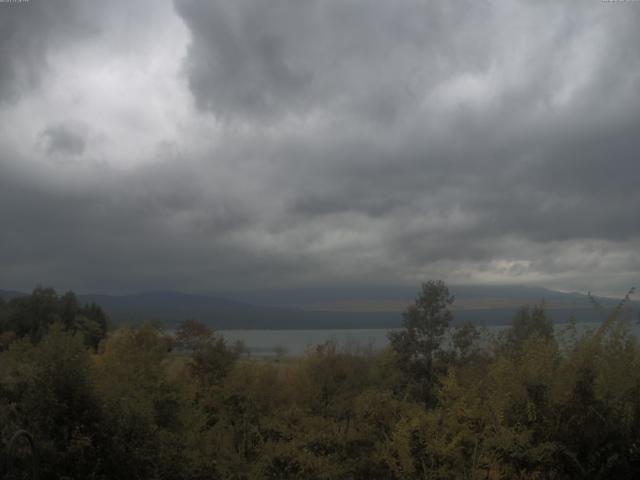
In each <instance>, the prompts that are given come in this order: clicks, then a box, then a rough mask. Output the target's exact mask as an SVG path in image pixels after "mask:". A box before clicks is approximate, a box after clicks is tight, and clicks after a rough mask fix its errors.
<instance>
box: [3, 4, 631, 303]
mask: <svg viewBox="0 0 640 480" xmlns="http://www.w3.org/2000/svg"><path fill="white" fill-rule="evenodd" d="M29 4H31V2H30V3H29ZM33 5H34V6H33V7H32V8H33V11H32V12H29V15H23V16H19V15H18V13H16V12H19V10H18V9H14V10H11V11H9V10H7V9H5V7H4V6H2V5H1V4H0V8H3V10H0V13H2V14H4V13H5V12H10V15H11V16H12V18H13V19H14V20H15V22H13V23H8V22H7V20H6V19H7V18H8V17H0V18H2V19H1V20H0V21H1V22H3V26H4V27H6V28H3V30H2V31H3V32H7V33H5V37H4V38H6V39H7V43H6V45H7V46H6V47H5V48H4V49H3V50H2V51H1V52H0V59H2V60H3V61H6V64H7V65H9V67H8V68H7V69H6V70H5V69H3V70H2V73H0V99H2V100H4V102H5V103H4V108H3V109H1V111H0V115H2V121H3V122H5V124H7V125H9V126H10V127H11V128H8V129H6V131H4V132H0V145H2V154H1V155H2V156H1V158H0V187H1V189H0V200H1V202H0V218H1V220H2V222H3V225H9V226H10V228H5V229H3V230H2V232H1V233H0V244H1V245H2V248H0V265H1V266H2V270H1V273H0V286H1V285H6V286H7V287H9V286H10V287H21V288H24V286H30V285H32V284H34V283H36V282H37V281H45V282H49V283H54V284H57V285H65V286H66V285H68V286H71V287H74V288H80V289H83V290H88V289H98V290H100V289H107V290H108V289H111V290H131V289H133V290H136V289H138V290H140V289H147V288H182V289H216V288H219V289H225V290H229V289H233V288H241V287H248V288H259V287H263V286H264V285H265V284H268V285H269V286H285V287H286V286H291V285H294V284H295V285H301V284H313V283H315V284H322V283H324V284H326V283H331V282H351V283H376V282H377V283H394V282H402V283H414V282H416V281H419V280H420V279H423V278H425V277H445V278H447V279H449V280H450V281H453V282H458V283H461V282H498V283H504V282H510V281H517V282H525V283H538V284H543V285H547V286H556V287H559V288H567V289H587V288H591V289H597V288H599V287H600V288H605V289H607V290H611V289H616V288H620V287H622V288H624V287H627V286H628V284H629V282H632V283H633V281H634V279H637V277H638V274H639V271H640V260H639V258H638V255H637V254H636V253H635V252H637V251H638V247H640V222H637V221H636V220H635V218H636V217H637V213H636V212H637V211H638V209H640V190H639V189H638V179H639V178H640V162H638V152H640V130H639V127H638V125H640V50H638V48H637V45H639V44H640V28H639V27H640V4H636V3H635V2H626V3H625V4H614V3H607V2H556V1H543V2H535V3H531V2H524V1H522V2H518V1H515V2H511V1H509V2H507V1H497V0H496V1H463V2H449V1H434V2H423V1H417V0H416V1H410V0H405V1H399V2H365V1H360V0H354V1H349V2H344V1H338V0H335V1H334V0H323V1H309V2H299V1H294V0H262V1H250V0H238V1H235V2H219V1H212V2H197V1H192V0H176V1H175V2H173V4H172V5H171V4H167V3H166V2H143V3H140V4H139V5H138V4H136V5H138V6H131V7H127V9H125V4H124V3H122V4H117V6H113V5H112V4H109V6H104V4H103V3H98V2H96V3H88V2H79V3H71V2H69V3H66V2H65V3H60V4H59V6H58V9H54V8H53V7H52V6H51V7H49V5H53V2H51V3H47V4H45V3H40V2H33ZM14 17H15V18H14ZM78 19H90V20H91V21H89V22H88V23H86V24H85V23H84V22H83V21H79V20H78ZM125 19H129V20H128V21H125ZM181 29H183V30H184V31H183V30H181ZM167 32H170V33H167ZM116 33H117V34H118V36H117V38H119V39H120V40H118V41H116V40H112V36H111V34H113V35H114V37H113V38H115V34H116ZM80 40H82V42H81V41H80ZM161 41H164V42H165V43H162V44H160V43H159V42H161ZM172 45H174V46H175V48H174V49H173V50H171V49H170V48H169V47H171V46H172ZM80 47H82V48H80ZM169 50H170V51H169ZM68 52H70V53H69V54H68V55H67V53H68ZM149 59H152V60H149ZM52 72H53V73H52ZM60 72H62V73H60ZM56 75H57V76H56ZM23 78H32V79H33V81H31V80H29V81H28V82H27V81H25V80H23ZM49 80H51V81H49ZM34 86H38V89H39V90H40V92H41V93H40V94H38V95H40V96H38V95H36V94H35V93H34V92H35V89H34ZM87 92H89V94H87ZM102 99H104V100H102ZM123 99H124V100H123ZM191 101H193V103H191ZM114 105H115V106H114ZM78 106H80V107H82V108H80V107H78ZM116 107H117V108H116ZM118 108H119V109H120V110H118ZM40 117H41V118H40ZM8 120H11V123H6V122H8ZM16 125H18V126H19V127H20V128H18V127H17V126H16ZM66 158H73V160H74V161H73V162H60V161H57V162H56V161H53V162H51V161H47V160H51V159H54V160H55V159H58V160H61V159H66Z"/></svg>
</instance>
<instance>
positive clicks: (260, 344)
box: [218, 322, 640, 356]
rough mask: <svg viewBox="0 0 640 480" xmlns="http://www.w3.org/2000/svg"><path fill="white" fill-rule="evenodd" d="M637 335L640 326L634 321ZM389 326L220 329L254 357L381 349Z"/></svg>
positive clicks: (558, 326) (580, 326) (590, 325)
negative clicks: (325, 346) (331, 344)
mask: <svg viewBox="0 0 640 480" xmlns="http://www.w3.org/2000/svg"><path fill="white" fill-rule="evenodd" d="M598 325H599V323H595V322H589V323H578V324H577V325H576V327H577V330H578V332H582V331H584V330H586V329H589V328H595V327H597V326H598ZM565 326H566V324H556V326H555V328H556V330H561V329H562V328H563V327H565ZM505 328H507V327H506V326H505V325H492V326H487V327H484V329H485V330H486V332H487V333H489V334H496V333H498V332H499V331H500V330H503V329H505ZM634 330H635V332H636V334H638V333H640V329H639V328H638V326H637V325H636V324H634ZM388 332H389V330H388V329H383V328H372V329H342V330H219V331H218V333H220V334H221V335H222V336H224V338H225V339H226V341H227V342H228V343H229V344H233V343H234V342H236V341H239V340H240V341H242V342H244V344H245V345H246V347H247V349H248V351H249V354H250V355H252V356H272V355H275V354H276V352H277V351H278V350H279V349H282V350H280V351H281V353H283V354H285V355H292V356H298V355H303V354H304V353H305V352H306V351H307V349H308V348H310V347H313V346H314V345H319V344H321V343H324V342H326V341H329V340H333V341H335V342H336V343H337V344H338V345H339V346H340V347H344V348H348V349H351V350H352V349H366V348H372V349H375V350H377V349H382V348H384V347H385V346H387V344H388V343H389V340H388V337H387V333H388Z"/></svg>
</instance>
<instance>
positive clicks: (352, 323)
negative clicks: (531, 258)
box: [0, 286, 640, 329]
mask: <svg viewBox="0 0 640 480" xmlns="http://www.w3.org/2000/svg"><path fill="white" fill-rule="evenodd" d="M450 291H451V293H452V294H453V295H455V297H456V301H455V302H454V306H453V313H454V323H460V322H463V321H472V322H474V323H476V324H483V325H500V324H505V323H508V322H509V321H510V320H511V319H512V318H513V315H514V313H515V311H516V309H517V308H518V307H519V306H521V305H526V304H534V303H539V302H541V301H544V302H545V304H546V306H547V313H548V315H549V317H550V318H552V319H553V320H554V321H555V322H563V321H566V320H567V319H568V318H569V317H570V316H571V315H575V316H576V318H577V319H578V321H598V320H600V319H601V314H600V313H599V312H598V311H597V310H596V309H595V308H593V305H592V304H591V301H590V299H589V298H588V296H587V295H582V294H578V293H563V292H558V291H554V290H548V289H545V288H539V287H522V286H506V287H499V286H451V287H450ZM417 294H418V289H417V288H407V287H375V288H364V287H358V288H307V289H289V290H272V291H266V290H264V291H257V292H228V293H225V294H223V295H221V296H219V295H209V294H193V293H184V292H177V291H151V292H143V293H137V294H129V295H108V294H81V295H78V298H79V300H80V301H81V302H82V303H89V302H94V303H96V304H98V305H100V306H101V307H102V308H103V309H104V310H105V311H106V312H107V314H108V315H109V317H110V318H111V319H112V320H113V321H114V323H116V324H132V325H135V324H140V323H143V322H145V321H156V322H161V323H163V324H164V325H165V326H166V327H168V328H172V327H173V326H175V325H176V324H177V323H178V322H180V321H181V320H184V319H187V318H197V319H199V320H201V321H203V322H205V323H207V324H209V325H211V326H212V327H214V328H217V329H340V328H356V329H357V328H394V327H398V326H399V325H400V323H401V318H402V317H401V312H402V310H404V308H405V307H406V305H408V304H409V303H411V302H412V301H413V299H414V298H415V296H416V295H417ZM20 295H25V293H22V292H17V291H11V290H0V297H2V298H5V299H6V298H13V297H16V296H20ZM598 301H599V302H600V303H601V304H602V305H603V306H604V307H605V308H609V309H610V308H613V307H614V306H615V305H616V304H617V302H619V300H617V299H610V298H599V299H598ZM639 305H640V304H639V303H638V302H632V306H633V307H634V309H635V311H636V312H637V311H638V310H640V308H638V306H639Z"/></svg>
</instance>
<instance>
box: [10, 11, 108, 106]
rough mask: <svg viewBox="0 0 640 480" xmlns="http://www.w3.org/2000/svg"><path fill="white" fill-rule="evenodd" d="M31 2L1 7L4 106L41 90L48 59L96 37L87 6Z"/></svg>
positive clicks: (94, 26)
mask: <svg viewBox="0 0 640 480" xmlns="http://www.w3.org/2000/svg"><path fill="white" fill-rule="evenodd" d="M84 3H85V5H83V3H82V2H76V1H73V0H59V1H55V2H51V1H46V0H30V1H29V2H24V3H9V2H5V3H4V4H2V5H0V45H1V48H0V65H2V68H0V104H1V103H2V102H15V101H16V100H17V99H18V98H19V97H20V96H21V95H22V94H24V93H27V92H29V91H30V90H32V89H33V88H35V87H38V86H39V85H40V82H41V78H42V75H43V73H44V72H45V71H46V69H47V68H48V58H47V55H48V53H49V52H50V51H52V50H55V49H57V48H60V47H62V46H64V45H66V44H68V43H69V42H71V41H73V40H77V39H83V38H86V37H89V36H91V34H92V33H94V31H95V28H96V24H95V22H93V21H92V18H91V16H90V15H89V14H88V11H87V10H88V9H87V5H86V2H84Z"/></svg>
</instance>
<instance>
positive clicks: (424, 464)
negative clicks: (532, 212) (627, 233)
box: [0, 281, 640, 480]
mask: <svg viewBox="0 0 640 480" xmlns="http://www.w3.org/2000/svg"><path fill="white" fill-rule="evenodd" d="M452 302H454V299H453V297H452V296H450V295H449V292H448V289H447V287H446V285H445V284H444V283H443V282H439V281H432V282H427V283H425V284H423V286H422V290H421V293H420V294H419V295H418V297H417V298H416V300H415V302H414V304H412V305H410V306H409V307H408V308H407V310H406V311H405V315H404V324H403V328H402V329H400V330H398V331H396V332H392V333H390V344H389V346H388V347H387V348H386V349H384V350H381V351H376V350H367V349H360V350H350V349H348V348H344V347H341V346H339V345H336V344H335V343H332V342H328V343H325V344H322V345H318V346H316V347H315V348H313V349H310V350H309V351H308V352H307V354H306V355H305V356H303V357H300V358H291V357H289V358H287V357H284V358H278V359H277V360H265V359H260V358H247V357H245V356H242V355H241V349H239V348H236V347H235V346H230V345H228V344H227V343H226V342H225V340H224V338H223V337H222V336H220V335H219V334H218V333H216V332H214V331H212V330H210V329H209V328H208V327H207V326H206V325H204V324H202V323H200V322H198V321H197V320H189V321H185V322H183V323H182V324H181V325H180V328H179V329H178V331H177V334H176V335H175V336H173V335H168V334H167V333H166V332H163V331H162V329H160V328H158V327H157V326H153V325H149V324H147V325H144V326H142V327H139V328H129V327H120V328H117V329H111V330H109V328H108V322H107V318H106V316H105V315H104V313H103V312H102V310H101V309H100V308H99V307H98V306H96V305H85V306H81V305H78V302H77V300H76V298H75V296H74V295H73V293H66V294H64V295H62V296H58V295H57V294H56V293H55V292H54V291H53V290H51V289H43V288H37V289H36V290H34V292H33V293H32V295H30V296H27V297H22V298H15V299H12V300H10V301H5V302H2V303H0V339H1V340H0V345H1V346H0V429H1V430H0V452H1V453H0V455H5V454H6V451H7V449H6V445H7V442H8V441H9V437H10V436H11V434H12V433H13V432H15V431H16V430H19V429H25V430H27V431H29V432H30V433H31V435H32V436H33V438H34V439H35V443H36V445H37V452H38V459H39V461H38V463H39V469H40V474H41V478H45V479H62V478H65V479H88V478H93V479H105V480H106V479H172V480H173V479H178V480H180V479H184V480H200V479H202V480H204V479H218V478H219V479H263V478H264V479H363V480H364V479H418V478H420V479H422V478H433V479H454V478H455V479H458V478H462V479H498V478H504V479H518V478H519V479H534V478H557V479H574V478H584V479H591V478H620V479H625V478H637V475H638V474H639V473H640V447H639V445H640V344H639V343H638V339H637V337H636V336H635V334H634V333H633V329H632V323H631V319H630V317H629V316H628V315H626V313H625V308H624V301H623V302H621V304H620V306H619V308H616V309H614V310H613V311H612V312H611V313H610V314H609V315H608V316H607V317H606V318H605V319H604V320H603V322H602V323H601V324H600V325H599V326H598V327H596V328H593V329H591V330H587V331H585V332H584V333H578V329H577V328H576V324H575V322H573V323H571V322H570V323H569V324H568V325H567V326H565V327H564V328H562V329H560V330H558V329H555V330H554V329H553V325H552V324H551V323H550V322H549V321H548V319H547V318H546V317H545V312H544V307H543V306H541V305H540V306H536V307H534V308H522V309H521V310H519V311H518V312H517V313H516V315H515V316H514V319H513V323H512V325H511V326H510V327H509V328H507V329H505V330H503V331H502V332H501V333H500V334H498V335H493V336H492V335H489V334H488V333H487V332H486V331H481V330H479V329H477V328H476V327H475V326H474V325H471V324H467V325H463V326H460V327H457V328H452V327H450V321H451V319H452V315H451V312H450V310H449V307H450V305H451V304H452ZM0 465H4V462H3V463H0Z"/></svg>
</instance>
